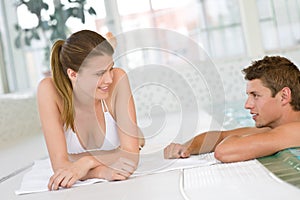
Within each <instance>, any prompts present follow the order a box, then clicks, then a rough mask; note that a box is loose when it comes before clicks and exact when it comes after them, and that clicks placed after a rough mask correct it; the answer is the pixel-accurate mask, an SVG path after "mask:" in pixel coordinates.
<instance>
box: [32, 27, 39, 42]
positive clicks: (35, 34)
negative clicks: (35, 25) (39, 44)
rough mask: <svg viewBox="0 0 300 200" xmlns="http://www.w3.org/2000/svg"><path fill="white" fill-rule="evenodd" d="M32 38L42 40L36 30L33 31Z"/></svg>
mask: <svg viewBox="0 0 300 200" xmlns="http://www.w3.org/2000/svg"><path fill="white" fill-rule="evenodd" d="M32 38H34V39H36V40H40V39H41V38H40V36H39V34H38V33H37V31H36V30H35V29H33V30H32Z"/></svg>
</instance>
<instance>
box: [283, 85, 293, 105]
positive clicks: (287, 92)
mask: <svg viewBox="0 0 300 200" xmlns="http://www.w3.org/2000/svg"><path fill="white" fill-rule="evenodd" d="M291 101H292V91H291V89H290V88H289V87H284V88H282V90H281V102H282V103H283V104H288V103H290V102H291Z"/></svg>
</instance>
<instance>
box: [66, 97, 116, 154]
mask: <svg viewBox="0 0 300 200" xmlns="http://www.w3.org/2000/svg"><path fill="white" fill-rule="evenodd" d="M101 104H102V110H103V113H104V120H105V128H106V129H105V130H106V134H105V138H104V141H103V144H102V146H101V147H100V148H98V149H92V150H86V149H84V148H83V147H82V146H81V144H80V142H79V139H78V137H77V134H76V133H74V132H73V130H72V129H71V128H70V129H68V130H66V131H65V137H66V142H67V150H68V153H70V154H77V153H83V152H87V151H93V150H106V151H108V150H113V149H116V148H118V147H119V146H120V139H119V135H118V130H117V124H116V121H115V120H114V118H113V117H112V115H111V114H110V113H109V111H108V108H107V105H106V103H105V101H104V100H101ZM104 107H105V110H106V111H105V110H104Z"/></svg>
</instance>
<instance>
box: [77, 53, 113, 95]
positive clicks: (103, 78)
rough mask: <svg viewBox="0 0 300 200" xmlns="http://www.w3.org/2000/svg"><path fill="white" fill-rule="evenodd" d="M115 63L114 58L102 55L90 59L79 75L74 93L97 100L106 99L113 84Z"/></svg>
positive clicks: (86, 61)
mask: <svg viewBox="0 0 300 200" xmlns="http://www.w3.org/2000/svg"><path fill="white" fill-rule="evenodd" d="M113 66H114V62H113V58H112V56H108V55H105V54H104V55H101V56H94V57H91V58H88V59H87V60H85V62H84V66H81V68H80V70H79V71H78V73H77V78H76V82H75V84H74V85H75V87H74V88H73V90H74V92H76V90H78V92H79V94H86V95H88V96H90V97H93V98H95V99H106V98H107V97H108V96H109V92H110V85H111V84H112V82H113V72H112V69H113Z"/></svg>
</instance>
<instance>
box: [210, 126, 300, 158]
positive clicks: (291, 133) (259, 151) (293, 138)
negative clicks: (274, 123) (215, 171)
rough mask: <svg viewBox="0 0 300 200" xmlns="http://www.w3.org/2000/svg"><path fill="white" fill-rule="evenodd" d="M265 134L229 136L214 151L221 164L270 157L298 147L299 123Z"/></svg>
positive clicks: (280, 127) (299, 139)
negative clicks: (281, 151)
mask: <svg viewBox="0 0 300 200" xmlns="http://www.w3.org/2000/svg"><path fill="white" fill-rule="evenodd" d="M265 130H266V132H258V133H256V134H246V135H230V136H228V137H226V138H225V139H224V140H223V141H222V142H221V143H220V144H219V145H218V146H217V147H216V149H215V157H216V158H217V159H218V160H220V161H222V162H237V161H244V160H250V159H254V158H259V157H263V156H267V155H272V154H274V153H276V152H278V151H280V150H283V149H286V148H290V147H296V146H300V123H299V122H294V123H289V124H285V125H282V126H279V127H277V128H274V129H269V130H267V129H265Z"/></svg>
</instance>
